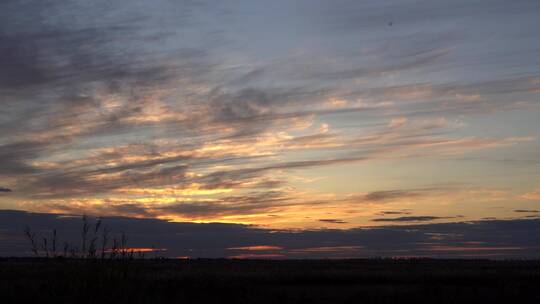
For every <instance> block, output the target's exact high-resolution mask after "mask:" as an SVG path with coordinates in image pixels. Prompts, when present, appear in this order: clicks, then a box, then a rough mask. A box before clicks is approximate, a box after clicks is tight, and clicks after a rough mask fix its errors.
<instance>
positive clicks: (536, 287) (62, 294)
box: [0, 259, 540, 304]
mask: <svg viewBox="0 0 540 304" xmlns="http://www.w3.org/2000/svg"><path fill="white" fill-rule="evenodd" d="M539 283H540V261H484V260H482V261H465V260H385V259H383V260H324V261H261V260H132V261H99V260H95V261H83V260H52V259H51V260H45V259H41V260H40V259H0V291H1V298H0V302H1V303H22V302H29V301H31V302H33V303H47V302H48V301H49V300H53V299H54V300H56V302H57V303H279V304H282V303H300V302H307V303H404V302H414V303H463V302H471V301H479V302H478V303H490V302H491V303H493V302H513V303H540V284H539ZM6 300H7V301H6Z"/></svg>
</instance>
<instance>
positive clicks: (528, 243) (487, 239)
mask: <svg viewBox="0 0 540 304" xmlns="http://www.w3.org/2000/svg"><path fill="white" fill-rule="evenodd" d="M91 220H93V219H91ZM103 223H104V224H105V225H107V226H108V227H109V228H111V229H112V235H115V234H118V233H119V232H120V231H124V232H125V233H126V234H127V235H128V237H129V240H128V246H130V247H133V248H152V247H155V248H162V249H163V250H164V251H163V252H162V254H163V255H164V256H170V257H176V256H189V257H191V258H196V257H230V256H231V255H235V256H238V255H243V254H258V253H257V252H260V254H278V255H279V256H277V255H275V256H266V257H267V258H268V257H269V258H336V257H349V258H354V257H356V258H360V257H373V256H427V257H434V256H437V257H444V258H459V257H465V256H466V257H469V258H470V257H474V256H477V257H481V256H482V255H483V254H486V253H491V254H493V255H494V256H493V257H495V258H527V257H528V258H537V257H538V249H539V248H538V242H537V237H536V236H537V235H538V233H540V220H539V219H527V220H526V219H518V220H493V221H477V222H465V223H445V224H422V225H410V224H408V225H405V226H389V227H384V226H383V227H370V228H369V229H346V230H335V229H333V230H325V229H323V230H293V231H290V230H275V229H273V230H265V229H260V228H257V227H254V226H246V225H238V224H220V223H208V224H197V223H174V222H167V221H164V220H156V219H135V218H127V217H105V218H103ZM25 225H28V226H30V227H31V228H32V230H33V231H35V232H36V233H37V234H38V235H39V236H45V235H47V234H48V233H50V232H51V231H52V229H57V231H58V237H59V238H60V240H61V241H67V242H70V243H77V242H78V241H79V238H80V227H81V219H80V216H73V215H71V216H67V215H59V214H42V213H41V214H40V213H28V212H21V211H10V210H0V231H1V234H0V236H1V237H2V242H0V256H19V255H25V256H28V255H31V254H32V253H31V251H30V248H29V246H28V244H27V241H26V240H25V239H23V238H21V237H19V235H20V234H21V233H22V231H23V230H24V226H25ZM261 244H262V245H261ZM267 244H271V245H267ZM233 250H234V254H231V251H233Z"/></svg>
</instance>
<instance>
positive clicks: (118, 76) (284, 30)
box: [0, 0, 540, 257]
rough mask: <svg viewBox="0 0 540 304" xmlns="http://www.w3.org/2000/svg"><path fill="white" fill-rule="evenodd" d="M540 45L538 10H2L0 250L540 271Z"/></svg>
mask: <svg viewBox="0 0 540 304" xmlns="http://www.w3.org/2000/svg"><path fill="white" fill-rule="evenodd" d="M539 28H540V2H539V1H537V0H513V1H503V0H482V1H480V0H455V1H433V0H431V1H412V0H391V1H358V0H333V1H322V0H302V1H291V0H276V1H254V0H249V1H248V0H245V1H240V0H239V1H196V0H177V1H173V0H152V1H150V0H133V1H120V0H107V1H104V0H96V1H80V0H67V1H57V0H46V1H43V0H40V1H33V0H27V1H20V0H4V1H1V3H0V106H1V107H0V217H2V218H4V219H5V221H4V223H3V224H2V226H1V228H2V229H0V240H4V241H5V242H4V244H8V243H9V244H15V243H16V242H18V241H17V240H18V238H17V237H14V238H13V237H10V235H12V232H13V231H17V229H19V230H20V227H21V226H22V225H24V224H27V223H34V221H35V223H36V225H37V226H39V225H42V223H45V222H46V223H48V224H50V225H53V226H55V225H59V227H64V226H62V225H63V224H61V223H65V222H63V220H62V219H65V218H70V219H71V218H72V217H69V216H70V215H73V216H80V215H81V214H87V215H90V216H94V217H98V216H102V217H106V218H110V219H111V222H114V223H116V221H118V219H124V220H125V221H128V222H129V223H131V224H130V225H129V227H131V228H132V229H135V230H136V231H139V230H140V231H145V230H144V229H143V228H144V227H151V226H152V225H156V227H160V228H159V229H158V228H156V229H157V230H156V235H154V238H155V239H156V243H159V244H161V246H164V247H170V248H171V249H170V252H174V256H176V255H178V256H184V255H189V252H186V250H187V251H189V250H190V248H187V247H186V248H179V247H174V246H176V245H173V244H175V243H176V241H174V240H171V239H170V238H169V237H166V238H165V239H166V240H165V239H160V240H161V241H158V239H159V238H158V235H160V236H163V234H164V233H166V231H169V230H170V231H172V232H171V233H172V234H174V235H178V233H173V232H174V231H177V230H178V231H181V230H182V229H186V230H187V231H199V230H201V231H199V232H200V233H203V234H204V233H209V231H214V232H215V236H213V237H211V236H204V237H202V236H201V237H200V238H201V239H200V241H199V242H196V241H194V242H195V243H197V244H199V243H201V242H203V240H205V241H208V240H210V239H213V240H212V241H216V240H217V239H219V238H223V240H224V241H223V242H225V240H227V242H229V243H230V244H229V243H227V244H228V245H227V244H225V243H223V244H222V245H220V246H221V247H219V248H220V249H219V250H218V249H216V250H214V251H212V252H209V251H204V252H202V251H200V250H203V249H200V248H202V247H200V246H199V245H200V244H199V245H197V246H199V247H197V246H196V245H193V246H194V247H193V248H191V249H192V250H195V251H196V253H192V256H235V255H238V256H242V255H255V256H256V255H257V254H261V255H263V256H267V257H279V256H283V257H291V256H292V257H296V255H295V253H294V252H295V250H296V251H298V250H301V248H299V247H298V246H300V244H303V245H302V246H304V247H303V248H304V249H305V248H308V249H309V248H330V247H332V248H334V247H336V248H338V249H336V250H334V251H331V255H332V256H334V257H345V256H347V257H349V256H359V255H363V256H369V255H377V254H387V255H395V254H397V253H396V252H397V251H393V250H409V251H408V252H406V254H405V253H404V254H403V255H407V254H410V255H423V254H424V255H425V254H427V253H429V255H433V254H441V255H444V254H455V255H456V256H458V255H462V256H470V255H478V256H485V255H486V254H487V255H491V256H496V255H503V254H507V256H508V252H512V253H511V255H510V256H539V255H540V248H539V247H535V245H534V244H535V242H536V244H538V243H540V240H538V239H530V238H526V237H520V236H517V234H520V235H521V233H527V231H537V230H538V229H540V222H538V220H540V138H539V137H540V119H539V117H540V116H539V114H540V56H539V54H540V32H539V31H538V29H539ZM8 219H9V220H8ZM40 223H41V224H40ZM118 225H120V226H122V225H123V224H122V223H118ZM126 225H127V224H126ZM137 225H139V226H137ZM68 226H69V225H68ZM68 226H66V227H68ZM40 227H41V226H40ZM69 227H71V226H69ZM134 227H138V228H134ZM224 227H228V228H224ZM515 227H519V229H518V228H515ZM514 228H515V229H514ZM42 229H52V228H50V227H49V228H47V227H44V226H43V227H42ZM66 229H67V228H66ZM70 229H71V228H70ZM137 229H138V230H137ZM160 229H161V230H160ZM222 229H225V230H226V231H228V232H227V233H229V236H225V235H223V236H222V235H221V233H225V232H223V231H221V230H222ZM505 229H508V231H510V232H508V233H506V234H504V236H501V231H506V230H505ZM68 230H69V229H68ZM150 230H151V229H150ZM158 230H159V232H157V231H158ZM407 231H416V233H415V235H414V237H413V236H411V239H408V238H405V239H404V240H403V241H397V240H398V239H400V237H401V234H402V233H406V232H407ZM478 231H482V232H481V233H480V232H478ZM486 231H487V232H486ZM8 232H9V233H8ZM66 233H68V232H66ZM179 233H180V232H179ZM193 233H194V234H195V235H199V234H197V233H195V232H193ZM378 233H380V235H386V234H388V235H389V236H388V238H387V239H386V243H385V242H384V241H381V240H376V241H375V239H377V238H376V236H379V234H378ZM68 234H69V233H68ZM180 234H181V233H180ZM141 235H142V236H141V238H142V239H145V240H146V239H148V238H150V236H148V235H146V234H144V233H142V234H141ZM291 235H294V237H293V236H291ZM338 235H339V236H340V237H338ZM390 235H391V236H390ZM456 235H459V238H458V239H459V240H457V239H456V237H455V236H456ZM341 236H342V237H341ZM508 236H514V237H513V238H512V240H510V239H509V237H508ZM258 238H259V240H258V241H257V239H258ZM336 238H337V239H338V240H337V241H335V242H334V241H330V240H332V239H336ZM240 240H241V241H240ZM11 242H15V243H11ZM160 242H162V243H160ZM362 242H364V243H362ZM456 242H457V243H456ZM519 242H521V243H519ZM195 243H193V244H195ZM428 243H433V244H431V245H430V246H427V247H426V245H425V244H428ZM17 244H18V243H17ZM188 244H191V243H189V242H188ZM295 244H296V245H298V246H297V247H295V246H296V245H295ZM418 244H423V245H421V246H420V245H418ZM18 246H19V245H13V248H19V247H20V246H19V247H18ZM141 246H148V244H146V245H144V244H141ZM250 246H251V247H253V246H270V247H262V248H263V249H264V250H250V249H249V248H251V247H250ZM272 246H273V247H272ZM291 246H292V247H291ZM370 246H371V247H370ZM377 246H379V247H377ZM440 246H443V247H440ZM444 246H447V247H444ZM173 247H174V248H175V249H173ZM195 247H197V248H199V249H195ZM203 247H204V246H203ZM375 247H377V248H379V249H380V250H379V251H377V250H375V249H374V248H375ZM20 248H22V247H20ZM205 248H206V247H205ZM227 248H243V249H236V251H235V249H231V250H229V249H227ZM246 248H248V249H246ZM255 248H258V249H261V247H255ZM272 248H273V249H272ZM278 248H279V249H278ZM351 248H353V249H354V250H353V249H351ZM366 248H371V249H369V250H368V249H366ZM381 248H382V249H381ZM384 248H386V249H388V250H386V249H385V250H386V251H384V250H383V249H384ZM430 248H431V249H430ZM433 248H435V249H434V250H432V249H433ZM437 248H439V249H437ZM440 248H446V249H448V248H450V249H449V250H446V251H444V250H442V252H443V253H441V250H440ZM452 248H453V249H452ZM456 248H458V249H456ZM501 248H503V249H501ZM251 249H253V248H251ZM21 250H22V251H16V250H15V251H14V249H10V248H9V246H0V254H25V251H24V250H23V249H21ZM197 250H199V251H197ZM204 250H210V249H208V248H206V249H204ZM320 250H321V249H319V251H316V252H317V253H316V254H315V253H314V252H310V255H305V256H304V255H302V257H320V255H318V254H320V253H321V251H320ZM322 250H323V251H324V249H322ZM210 251H211V250H210ZM251 251H256V253H253V252H251ZM259 251H262V253H261V252H259ZM197 252H198V253H197ZM426 252H427V253H426ZM325 257H326V256H325Z"/></svg>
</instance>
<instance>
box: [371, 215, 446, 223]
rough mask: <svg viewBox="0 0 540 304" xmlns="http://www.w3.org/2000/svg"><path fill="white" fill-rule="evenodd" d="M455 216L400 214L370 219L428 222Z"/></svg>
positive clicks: (376, 220) (375, 220) (378, 220)
mask: <svg viewBox="0 0 540 304" xmlns="http://www.w3.org/2000/svg"><path fill="white" fill-rule="evenodd" d="M451 218H456V217H455V216H454V217H452V216H450V217H448V216H431V215H422V216H401V217H395V218H376V219H372V221H373V222H430V221H434V220H441V219H451Z"/></svg>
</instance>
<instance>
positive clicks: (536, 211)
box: [514, 209, 540, 213]
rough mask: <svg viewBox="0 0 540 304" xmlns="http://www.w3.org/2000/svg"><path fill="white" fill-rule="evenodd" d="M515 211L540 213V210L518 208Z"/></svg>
mask: <svg viewBox="0 0 540 304" xmlns="http://www.w3.org/2000/svg"><path fill="white" fill-rule="evenodd" d="M514 212H517V213H540V210H526V209H516V210H514Z"/></svg>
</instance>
